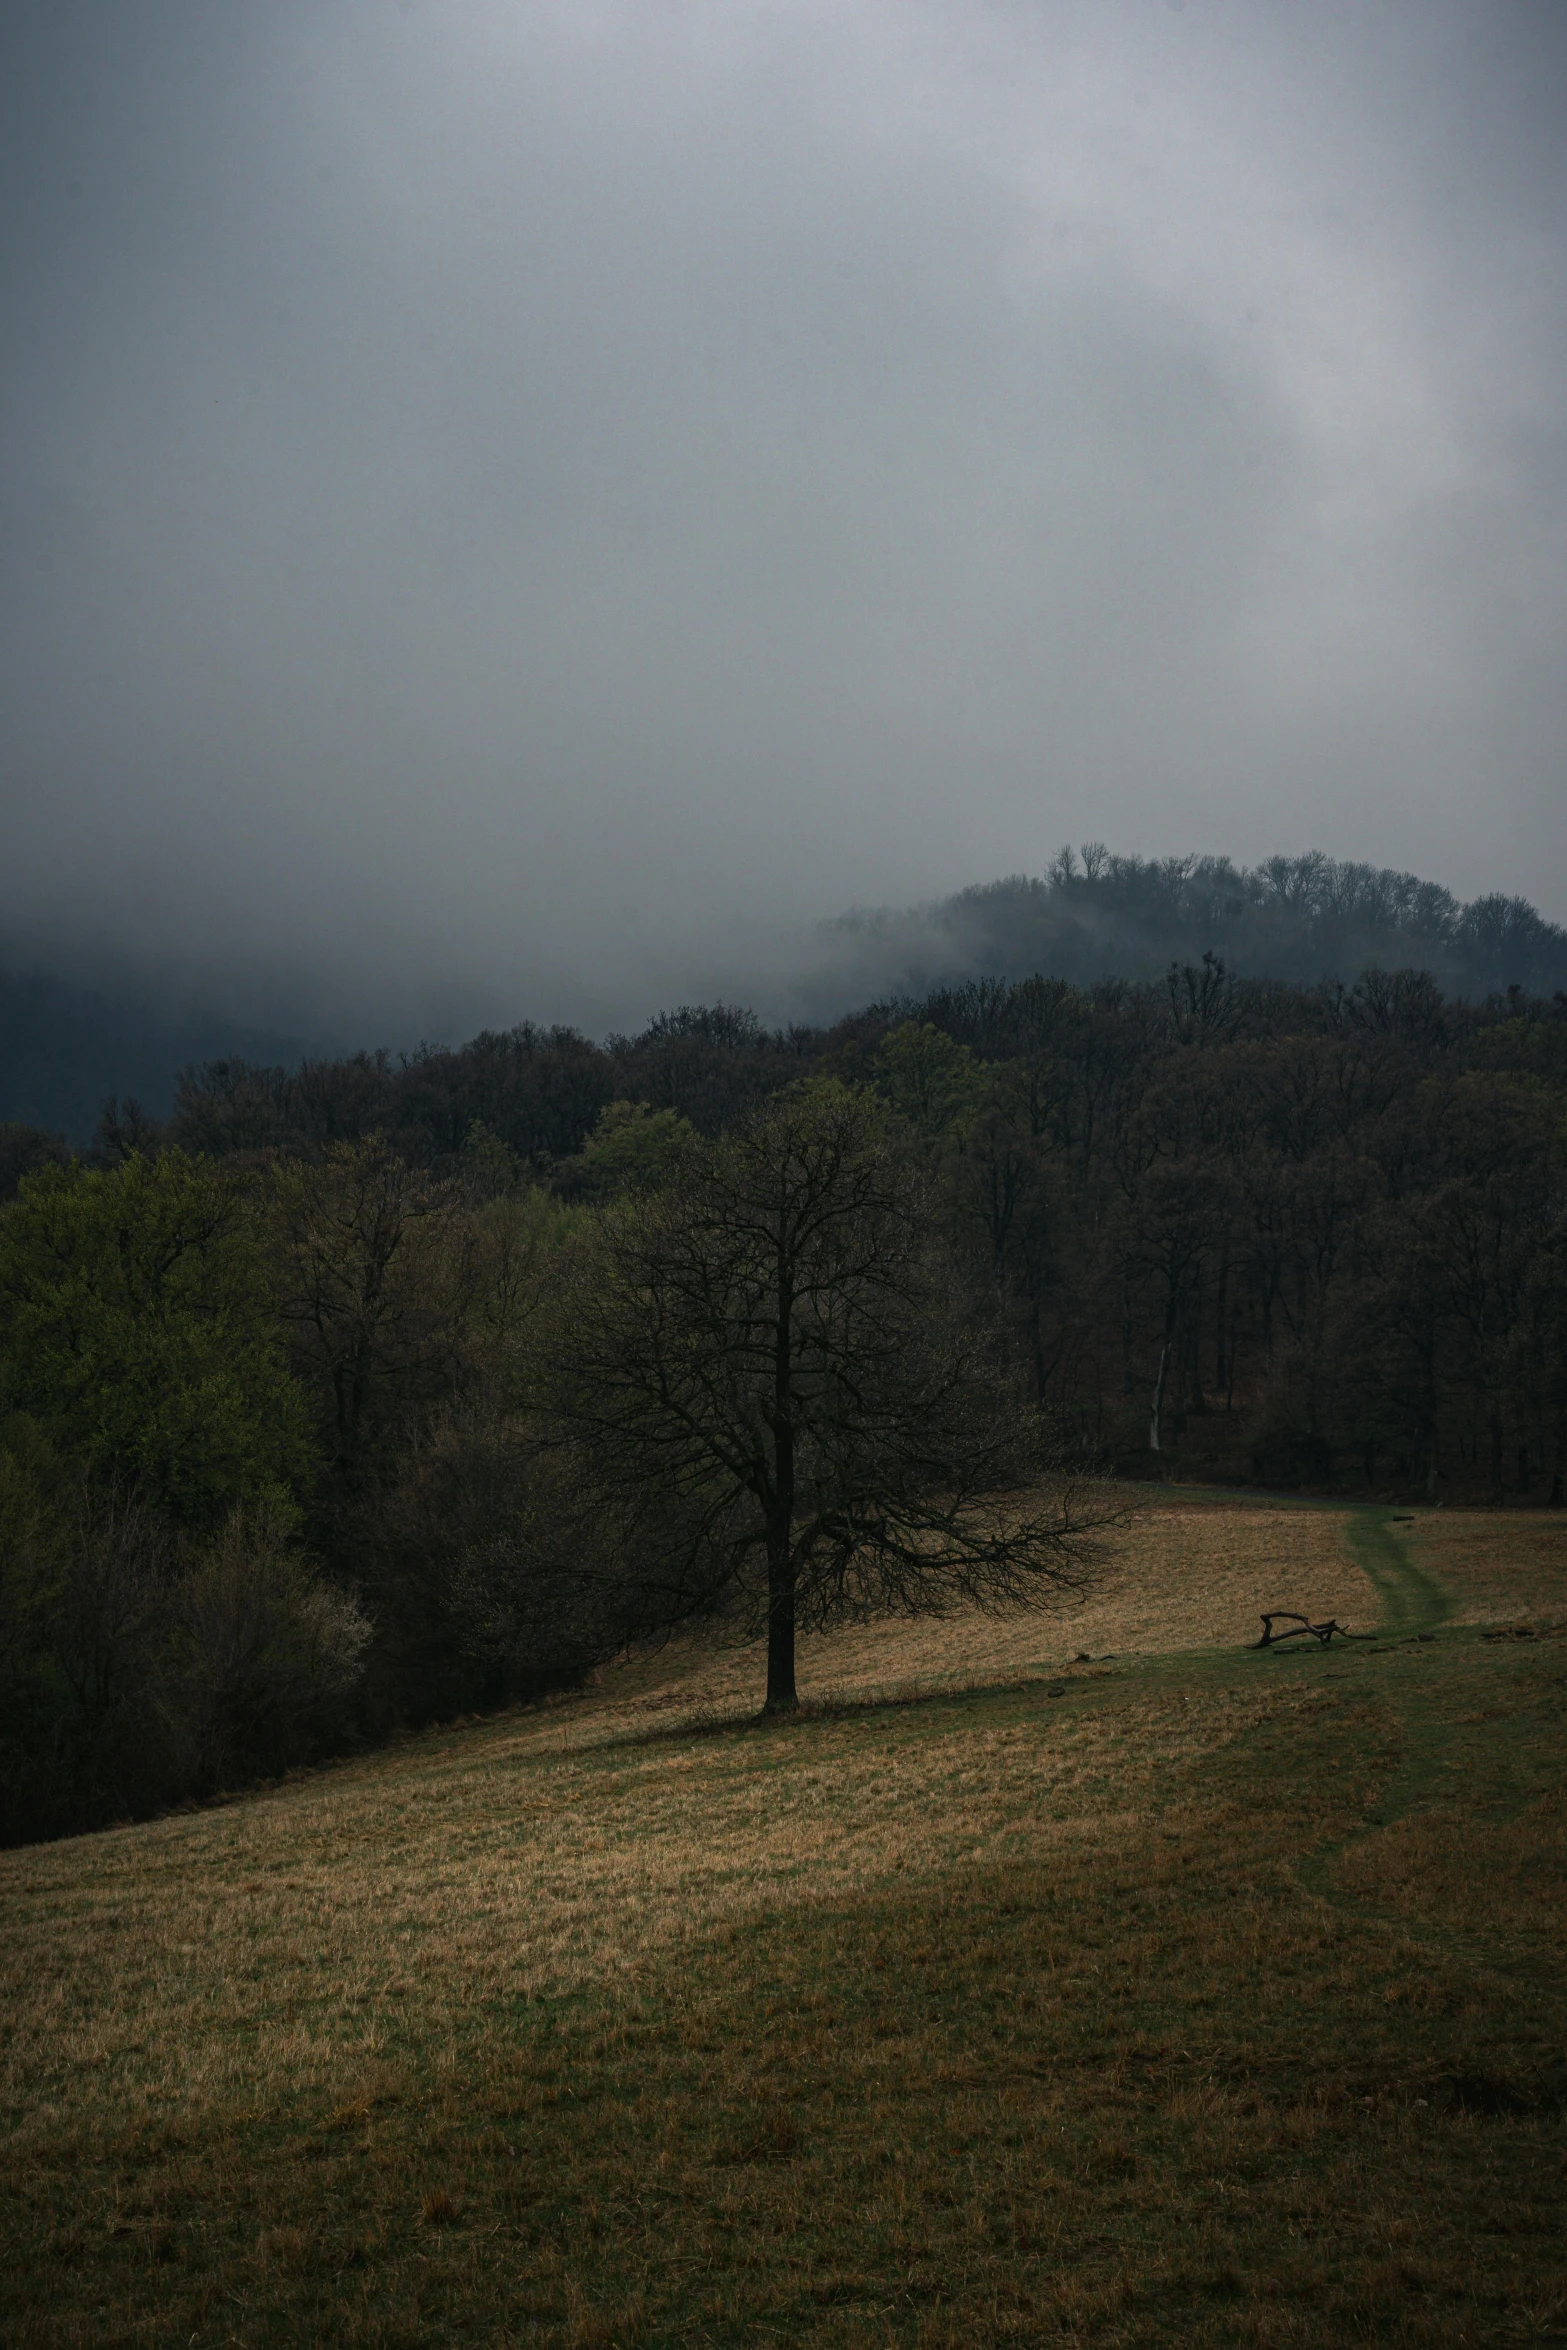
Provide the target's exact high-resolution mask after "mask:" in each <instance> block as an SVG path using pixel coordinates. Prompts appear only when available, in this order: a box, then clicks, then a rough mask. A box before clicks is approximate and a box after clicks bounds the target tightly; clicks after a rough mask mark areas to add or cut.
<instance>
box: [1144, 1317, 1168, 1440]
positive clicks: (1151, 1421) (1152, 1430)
mask: <svg viewBox="0 0 1567 2350" xmlns="http://www.w3.org/2000/svg"><path fill="white" fill-rule="evenodd" d="M1169 1367H1170V1341H1169V1339H1168V1338H1166V1339H1165V1342H1164V1344H1163V1346H1162V1347H1161V1348H1160V1349H1159V1376H1158V1378H1157V1379H1156V1380H1155V1381H1154V1383H1153V1403H1152V1405H1151V1406H1150V1409H1149V1413H1148V1450H1149V1451H1150V1452H1157V1451H1158V1450H1159V1422H1160V1417H1161V1415H1162V1413H1163V1410H1164V1375H1165V1372H1166V1371H1167V1370H1168V1369H1169Z"/></svg>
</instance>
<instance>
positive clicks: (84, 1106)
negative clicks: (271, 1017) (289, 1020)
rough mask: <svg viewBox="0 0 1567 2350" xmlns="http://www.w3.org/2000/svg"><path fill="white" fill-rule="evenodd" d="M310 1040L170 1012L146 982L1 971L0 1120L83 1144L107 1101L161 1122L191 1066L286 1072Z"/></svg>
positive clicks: (205, 1012) (208, 1015)
mask: <svg viewBox="0 0 1567 2350" xmlns="http://www.w3.org/2000/svg"><path fill="white" fill-rule="evenodd" d="M314 1042H315V1040H307V1039H305V1038H303V1037H301V1036H299V1035H298V1034H296V1033H292V1032H290V1031H289V1030H286V1029H284V1028H281V1027H277V1026H273V1025H270V1024H268V1023H266V1022H265V1021H262V1020H254V1021H247V1020H244V1019H241V1018H239V1017H236V1016H225V1015H224V1014H223V1013H221V1012H218V1011H215V1010H212V1009H209V1008H203V1007H201V1006H200V1005H197V1006H195V1007H182V1006H178V1005H172V1006H171V1005H169V1004H167V1003H166V1002H165V1001H164V1000H163V999H162V997H161V996H160V994H159V993H158V991H157V990H156V987H155V985H153V984H151V983H149V984H148V986H147V987H146V988H144V989H143V988H134V989H133V988H129V987H122V988H99V987H82V986H79V985H78V986H73V985H72V984H71V983H70V982H69V981H68V980H64V979H61V978H58V977H55V976H53V975H51V974H48V973H45V972H40V971H25V970H24V971H18V970H14V969H13V970H7V969H5V968H4V967H3V966H0V1121H15V1122H17V1123H19V1124H23V1125H27V1126H41V1127H46V1128H48V1129H49V1130H50V1131H52V1132H56V1133H60V1134H63V1135H65V1136H66V1137H67V1138H68V1140H70V1141H72V1142H85V1141H86V1140H87V1139H88V1138H89V1137H90V1136H91V1134H92V1132H93V1129H94V1127H95V1126H96V1125H97V1123H98V1119H99V1116H100V1114H101V1112H102V1110H103V1106H104V1104H105V1102H106V1101H108V1100H109V1099H110V1097H111V1096H115V1095H118V1096H122V1097H123V1096H126V1095H129V1096H131V1097H133V1098H134V1099H135V1100H137V1101H139V1102H140V1103H141V1104H142V1105H143V1107H144V1108H146V1109H147V1110H148V1112H149V1113H150V1114H151V1115H152V1116H153V1117H155V1118H162V1117H166V1116H167V1114H168V1111H169V1109H170V1107H171V1106H172V1104H173V1100H174V1088H175V1084H176V1082H177V1080H178V1077H179V1072H180V1071H181V1069H183V1068H185V1067H187V1066H189V1065H190V1064H191V1063H194V1062H202V1061H211V1060H221V1059H225V1058H232V1057H234V1056H236V1055H239V1056H243V1057H244V1058H245V1059H247V1060H253V1061H262V1062H269V1063H277V1062H282V1063H285V1064H289V1065H292V1064H293V1063H295V1062H297V1061H299V1060H301V1059H302V1058H303V1057H304V1055H305V1053H306V1052H307V1051H308V1050H310V1049H311V1046H312V1044H313V1043H314Z"/></svg>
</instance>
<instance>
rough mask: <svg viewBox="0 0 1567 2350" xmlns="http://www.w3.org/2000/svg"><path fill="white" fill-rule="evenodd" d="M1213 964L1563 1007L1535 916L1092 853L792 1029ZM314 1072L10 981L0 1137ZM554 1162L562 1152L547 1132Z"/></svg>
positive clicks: (295, 1043) (851, 925) (981, 911)
mask: <svg viewBox="0 0 1567 2350" xmlns="http://www.w3.org/2000/svg"><path fill="white" fill-rule="evenodd" d="M1209 953H1211V954H1214V955H1216V956H1218V957H1219V958H1220V960H1222V961H1223V963H1224V964H1225V966H1226V969H1227V970H1228V971H1229V972H1230V973H1232V974H1233V975H1234V976H1236V977H1238V978H1242V979H1256V980H1286V981H1294V982H1297V983H1304V984H1306V985H1311V984H1314V983H1316V982H1317V981H1319V980H1322V979H1325V978H1326V979H1332V980H1338V981H1341V982H1343V983H1345V984H1352V983H1353V982H1354V981H1355V980H1356V979H1357V978H1358V977H1359V975H1360V974H1361V973H1363V972H1365V971H1368V970H1383V971H1411V970H1412V971H1424V972H1427V973H1429V974H1430V976H1431V977H1432V979H1433V980H1434V981H1435V982H1436V985H1437V986H1438V988H1439V989H1440V990H1441V992H1442V993H1443V994H1444V995H1445V996H1447V997H1448V998H1450V999H1453V1000H1455V1001H1466V1000H1467V1001H1469V1002H1482V1001H1484V1000H1485V999H1486V998H1487V997H1489V996H1505V995H1506V993H1507V991H1508V989H1509V988H1518V989H1520V990H1522V992H1523V993H1524V994H1525V995H1526V996H1530V997H1535V998H1540V999H1549V998H1550V997H1552V996H1553V995H1556V994H1557V993H1559V992H1562V991H1567V930H1564V929H1562V928H1561V927H1560V926H1559V925H1558V924H1556V923H1554V922H1548V921H1546V920H1545V919H1544V917H1543V916H1542V915H1540V914H1539V913H1537V912H1536V911H1535V909H1534V907H1533V906H1531V905H1529V904H1528V903H1527V901H1526V900H1524V899H1523V898H1516V897H1513V898H1509V897H1503V896H1499V895H1496V896H1490V897H1481V898H1476V899H1474V900H1473V901H1472V902H1471V903H1469V904H1467V905H1465V904H1462V903H1461V902H1460V901H1459V900H1458V899H1457V898H1455V897H1454V896H1453V895H1452V893H1451V891H1449V890H1446V889H1443V888H1442V887H1441V886H1440V885H1439V884H1438V883H1436V882H1431V881H1422V880H1420V879H1419V878H1418V877H1417V876H1416V875H1414V874H1412V873H1393V872H1384V871H1378V870H1377V869H1376V868H1374V867H1372V866H1370V865H1353V864H1340V863H1336V862H1335V861H1334V860H1333V859H1332V858H1330V857H1324V856H1318V855H1311V856H1303V857H1270V858H1269V859H1267V861H1266V862H1265V863H1263V864H1261V865H1256V866H1250V867H1246V866H1237V865H1234V864H1232V863H1231V861H1230V860H1229V858H1227V857H1195V856H1194V857H1167V858H1163V859H1148V858H1142V857H1119V856H1112V855H1111V854H1110V852H1109V851H1108V850H1107V849H1105V848H1103V847H1102V846H1100V845H1098V844H1097V843H1090V844H1089V845H1088V846H1087V847H1085V848H1084V849H1083V850H1082V851H1081V852H1080V853H1075V852H1073V851H1072V850H1069V849H1064V850H1062V852H1061V854H1060V855H1059V856H1058V857H1057V858H1056V860H1055V862H1054V864H1053V865H1052V866H1051V868H1050V870H1049V872H1048V873H1047V874H1046V876H1045V877H1044V879H1043V880H1037V879H1029V878H1027V877H1026V876H1023V875H1015V876H1014V877H1013V878H1012V879H1010V880H1006V881H994V882H989V883H987V884H985V885H984V886H982V887H979V888H974V889H966V890H963V891H961V892H960V893H959V894H958V895H957V896H955V897H951V898H947V899H944V900H942V901H940V902H939V903H937V904H934V905H930V906H925V907H917V908H911V909H906V910H903V911H886V910H883V911H881V912H876V913H866V912H856V913H850V914H846V915H843V916H841V917H840V918H839V919H837V920H836V921H833V922H829V923H826V924H824V925H823V926H822V928H821V930H820V932H819V933H818V936H817V941H816V946H815V951H814V953H802V968H801V972H800V976H799V979H798V981H797V983H796V985H795V986H794V987H793V989H792V990H790V994H791V997H792V1001H793V1008H794V1010H795V1011H796V1013H797V1014H798V1015H800V1016H802V1017H803V1018H804V1019H805V1020H806V1021H808V1022H812V1023H823V1024H830V1023H832V1022H835V1021H837V1020H839V1019H841V1018H843V1017H844V1016H845V1015H847V1014H849V1013H851V1012H852V1011H854V1010H855V1009H856V1008H857V1007H859V1006H861V1005H864V1004H867V1003H872V1002H878V1001H881V1002H885V1001H888V1000H892V999H897V998H902V997H913V996H923V995H926V994H928V993H929V992H930V991H931V989H933V988H937V987H941V986H952V985H957V984H961V983H962V982H964V981H966V980H976V979H987V978H990V979H1024V978H1029V977H1032V976H1034V975H1035V974H1040V975H1043V976H1045V977H1048V978H1056V979H1064V980H1068V981H1070V982H1071V983H1072V984H1073V985H1075V986H1080V987H1081V986H1089V985H1092V984H1094V983H1095V982H1097V981H1100V980H1104V979H1112V978H1114V979H1122V980H1127V981H1131V982H1134V983H1135V982H1140V981H1156V982H1159V983H1161V984H1162V982H1163V978H1164V975H1165V973H1166V972H1167V971H1168V970H1169V968H1170V967H1171V965H1172V964H1177V965H1178V964H1184V963H1191V964H1192V965H1194V966H1196V965H1199V964H1200V963H1201V961H1202V958H1203V956H1204V954H1209ZM525 1032H526V1033H528V1034H532V1033H533V1032H532V1031H531V1029H530V1030H526V1031H525ZM518 1033H524V1031H521V1030H520V1031H519V1032H518ZM655 1033H657V1034H658V1036H659V1037H660V1040H661V1041H660V1043H659V1044H658V1046H657V1048H656V1050H655V1051H654V1058H655V1059H657V1058H658V1057H659V1055H660V1054H663V1053H665V1052H666V1050H667V1049H668V1041H669V1040H668V1036H667V1034H666V1033H665V1031H664V1030H663V1029H661V1028H659V1026H658V1024H657V1023H655V1027H654V1029H653V1030H649V1032H648V1034H649V1035H650V1036H652V1035H654V1034H655ZM477 1042H478V1046H479V1048H480V1058H481V1059H482V1058H483V1057H484V1056H483V1050H482V1048H483V1044H484V1040H483V1039H480V1040H477ZM305 1052H306V1047H305V1044H304V1043H303V1042H302V1041H301V1040H300V1039H298V1038H294V1037H289V1036H285V1035H281V1034H278V1033H274V1032H270V1031H266V1030H263V1029H261V1028H259V1027H251V1026H247V1025H245V1024H244V1023H242V1022H240V1021H238V1020H236V1019H233V1018H229V1019H224V1018H221V1017H218V1016H216V1015H213V1014H198V1013H193V1012H190V1011H186V1012H183V1013H172V1012H168V1011H165V1010H160V1009H159V1008H157V1006H156V1004H155V1002H154V1000H153V999H152V997H151V996H150V995H149V996H146V997H143V998H142V999H141V1000H137V999H135V998H134V997H133V996H132V995H130V994H128V993H125V992H116V993H106V994H100V993H96V992H93V991H90V990H88V989H85V988H82V987H78V986H72V985H70V984H68V983H66V982H63V981H62V980H60V979H59V978H58V977H45V976H41V975H39V974H37V973H32V974H28V973H22V972H16V971H7V970H6V969H5V968H4V967H3V966H0V1124H4V1123H7V1122H16V1123H20V1124H23V1125H26V1126H29V1127H33V1128H38V1129H47V1130H50V1131H53V1132H55V1133H59V1134H62V1135H64V1136H65V1137H66V1139H67V1140H68V1141H70V1142H72V1143H75V1144H82V1143H85V1142H87V1141H89V1140H90V1139H91V1137H92V1135H93V1132H94V1130H95V1128H96V1125H97V1122H98V1118H99V1115H100V1113H101V1111H102V1109H103V1105H104V1103H105V1102H106V1101H107V1100H108V1099H109V1098H110V1097H112V1096H118V1097H120V1098H122V1099H123V1098H124V1097H126V1096H133V1097H134V1098H135V1099H136V1100H137V1101H138V1102H139V1103H140V1104H141V1105H142V1106H143V1108H144V1109H145V1110H146V1111H147V1112H148V1113H149V1114H150V1115H151V1116H153V1117H154V1118H157V1119H160V1120H161V1119H163V1118H165V1117H167V1116H168V1114H169V1112H170V1110H171V1109H172V1107H173V1105H174V1100H175V1092H176V1085H177V1081H178V1078H179V1073H180V1071H181V1070H182V1069H184V1068H187V1067H192V1066H199V1065H201V1064H205V1063H209V1062H234V1061H236V1060H242V1061H244V1062H245V1063H247V1064H248V1065H249V1066H250V1068H251V1069H252V1070H254V1069H255V1068H257V1067H258V1066H266V1067H270V1068H271V1069H273V1070H274V1071H279V1070H281V1069H283V1068H286V1067H298V1065H299V1064H300V1063H301V1062H302V1061H303V1059H304V1057H305ZM615 1057H616V1055H615V1051H614V1048H613V1046H612V1048H611V1052H610V1058H611V1059H613V1058H615ZM601 1058H602V1056H601ZM620 1058H622V1059H623V1058H624V1055H623V1054H622V1055H620ZM606 1066H607V1064H606ZM624 1074H625V1072H622V1075H624ZM412 1090H414V1091H419V1090H420V1089H419V1088H418V1087H415V1088H413V1089H412ZM603 1098H606V1099H607V1098H608V1096H607V1095H606V1096H604V1097H603ZM546 1125H548V1121H546ZM529 1147H530V1148H531V1147H533V1146H531V1145H530V1146H529ZM543 1147H545V1148H547V1149H550V1150H555V1149H558V1148H559V1147H560V1146H559V1144H558V1142H557V1141H556V1139H555V1136H554V1130H553V1128H550V1130H549V1132H548V1134H547V1135H546V1137H545V1138H544V1142H543ZM572 1147H574V1145H573V1146H572Z"/></svg>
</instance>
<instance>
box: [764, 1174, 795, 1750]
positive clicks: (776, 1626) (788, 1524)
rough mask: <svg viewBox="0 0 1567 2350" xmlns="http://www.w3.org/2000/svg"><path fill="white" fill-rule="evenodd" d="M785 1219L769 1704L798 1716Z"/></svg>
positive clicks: (777, 1327)
mask: <svg viewBox="0 0 1567 2350" xmlns="http://www.w3.org/2000/svg"><path fill="white" fill-rule="evenodd" d="M784 1234H785V1225H784V1223H783V1220H782V1219H780V1224H779V1239H778V1269H777V1281H778V1288H777V1295H776V1301H775V1310H776V1314H777V1320H776V1321H775V1323H774V1325H773V1428H772V1435H773V1496H772V1506H771V1507H770V1509H769V1510H768V1513H767V1702H766V1705H765V1707H764V1709H763V1710H764V1711H765V1712H767V1713H770V1714H787V1713H793V1711H794V1709H795V1707H796V1706H797V1705H798V1704H799V1702H800V1701H799V1698H798V1697H797V1696H796V1695H795V1687H794V1583H795V1574H794V1409H793V1402H794V1396H793V1380H794V1266H793V1263H792V1261H791V1258H790V1255H789V1251H788V1247H787V1244H786V1241H785V1237H784Z"/></svg>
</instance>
